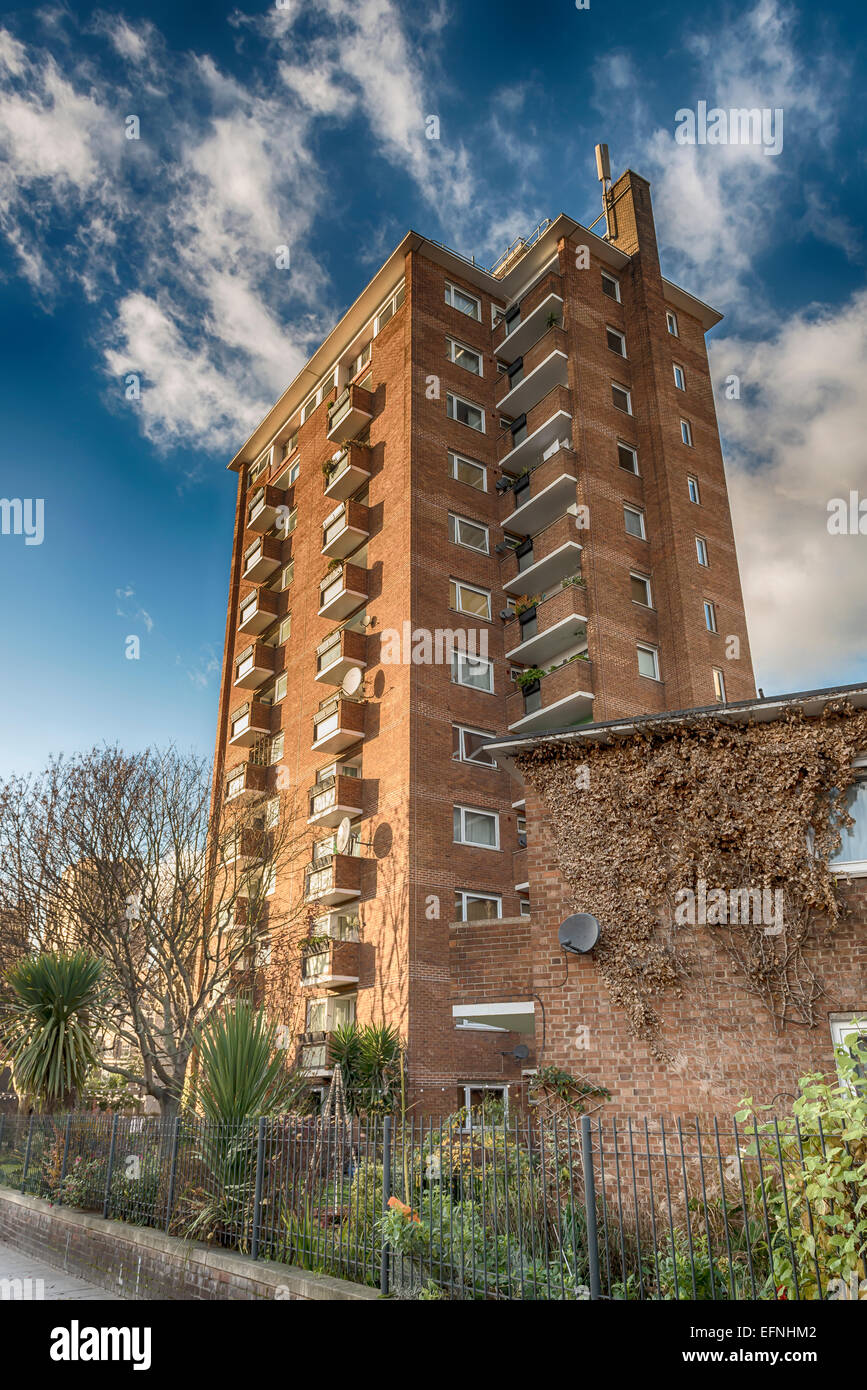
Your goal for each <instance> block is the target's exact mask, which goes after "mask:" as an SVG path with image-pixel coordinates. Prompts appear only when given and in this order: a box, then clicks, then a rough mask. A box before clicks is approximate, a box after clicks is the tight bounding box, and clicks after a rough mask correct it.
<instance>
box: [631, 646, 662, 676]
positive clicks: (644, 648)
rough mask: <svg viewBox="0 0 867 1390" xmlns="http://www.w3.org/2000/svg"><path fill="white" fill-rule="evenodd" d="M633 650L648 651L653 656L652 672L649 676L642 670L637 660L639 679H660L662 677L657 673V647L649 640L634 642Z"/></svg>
mask: <svg viewBox="0 0 867 1390" xmlns="http://www.w3.org/2000/svg"><path fill="white" fill-rule="evenodd" d="M635 650H636V652H649V653H650V654H651V656H652V657H653V671H654V674H653V675H652V676H649V675H648V674H647V672H646V671H642V669H641V663H640V661H639V664H638V674H639V676H640V677H641V679H642V680H646V681H661V680H662V677H661V676H660V674H659V648H658V647H654V646H653V645H652V644H651V643H650V642H636V644H635ZM636 659H637V658H636Z"/></svg>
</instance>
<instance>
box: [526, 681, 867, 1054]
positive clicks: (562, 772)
mask: <svg viewBox="0 0 867 1390" xmlns="http://www.w3.org/2000/svg"><path fill="white" fill-rule="evenodd" d="M865 752H867V711H863V710H860V711H856V710H854V709H853V708H852V706H851V705H849V704H848V703H847V702H845V701H843V700H838V701H834V702H829V704H828V705H827V706H826V707H825V710H824V712H823V714H822V715H821V716H813V717H807V716H805V715H804V713H803V711H802V710H801V709H800V708H799V707H797V706H793V707H791V708H790V709H788V710H786V711H785V712H784V713H783V714H782V716H781V717H779V718H778V719H776V720H774V721H773V722H769V723H748V724H743V725H740V724H739V725H733V724H728V723H724V722H722V720H721V719H720V718H719V717H718V716H716V715H700V716H696V718H695V719H694V720H689V721H686V722H683V723H679V724H674V723H665V724H660V723H650V722H648V723H646V724H643V725H642V724H640V723H637V724H636V728H635V731H634V732H632V733H631V734H629V735H628V736H626V737H624V738H618V739H617V741H616V742H612V743H610V744H607V745H594V744H590V743H581V744H577V743H575V744H568V743H551V744H541V745H539V746H537V747H534V748H532V749H529V750H527V751H525V752H522V753H520V754H519V755H517V757H516V762H517V764H518V766H519V769H520V771H521V774H522V776H523V777H524V778H525V779H526V781H527V782H529V783H530V785H531V786H532V787H533V788H534V790H535V791H536V792H537V794H538V795H539V796H540V797H541V800H542V802H543V804H544V807H545V809H546V811H547V818H546V832H547V833H548V834H549V835H550V836H551V838H552V842H553V846H554V849H555V853H556V858H557V862H558V864H559V867H560V871H561V873H562V875H563V877H564V879H565V880H566V882H567V883H568V885H569V902H568V903H567V905H566V906H567V908H568V910H569V911H581V912H592V913H593V914H594V916H596V917H597V918H598V919H599V922H600V924H601V927H602V932H601V937H600V940H599V944H598V945H597V946H596V948H595V950H594V960H595V962H596V964H597V966H598V969H599V971H600V973H601V975H602V977H603V979H604V981H605V984H606V987H607V989H608V992H609V996H610V999H611V1003H612V1005H613V1006H614V1007H615V1008H618V1009H623V1010H624V1011H625V1013H626V1017H627V1021H628V1026H629V1029H630V1031H631V1032H632V1033H633V1034H635V1035H636V1036H641V1037H644V1038H645V1039H646V1040H647V1041H648V1043H649V1044H650V1046H651V1049H652V1051H653V1054H654V1056H656V1057H657V1058H658V1059H659V1060H661V1061H670V1060H671V1058H670V1056H669V1054H668V1052H667V1050H666V1048H665V1046H664V1042H663V1039H662V1037H661V1032H660V1019H659V1015H658V1013H657V1011H656V1009H655V1007H654V1004H653V999H654V997H655V996H659V995H662V994H665V993H668V994H671V995H673V996H675V997H676V996H677V995H678V994H679V993H680V992H681V990H682V989H683V985H684V981H685V980H686V979H687V978H688V977H689V976H690V975H691V974H693V972H694V969H695V965H696V961H695V952H694V950H692V951H691V949H690V941H691V939H692V932H693V931H695V932H701V933H706V934H707V937H706V940H707V942H710V943H712V948H713V950H714V951H720V952H721V953H723V954H724V956H725V957H726V959H727V962H728V965H729V969H730V971H731V973H732V975H733V976H734V978H735V979H736V980H737V981H738V982H739V983H740V985H741V987H742V988H743V989H745V990H746V991H748V992H749V993H751V994H752V995H754V996H755V997H756V998H758V999H759V1000H760V1001H761V1004H762V1005H763V1007H764V1008H765V1009H766V1010H767V1011H768V1013H769V1014H770V1016H771V1018H772V1019H773V1021H774V1026H775V1027H776V1028H778V1029H782V1028H785V1027H786V1025H787V1024H789V1023H792V1022H797V1023H800V1024H803V1025H807V1026H810V1027H814V1026H815V1025H816V1022H817V1019H818V1003H819V1000H820V999H821V998H822V996H823V994H824V993H825V984H824V982H823V980H822V979H821V978H820V976H819V974H818V973H817V970H816V968H815V950H814V948H816V947H819V946H827V945H829V944H831V937H832V935H833V932H834V929H835V928H836V926H837V925H838V923H839V920H840V917H841V913H842V911H843V906H842V900H841V897H840V894H839V891H838V887H837V883H836V880H835V878H834V875H833V872H832V870H830V869H829V867H828V857H829V855H830V854H831V853H832V852H833V850H834V849H835V848H836V847H837V846H838V845H839V841H840V827H841V826H842V825H846V824H850V823H851V819H850V818H849V817H848V816H847V814H846V810H845V794H846V791H847V789H848V788H849V787H850V786H851V784H852V782H853V780H854V773H853V769H852V763H853V759H855V758H856V757H858V756H863V755H864V753H865ZM702 885H706V886H707V892H708V893H711V892H712V891H713V890H723V892H724V893H725V894H729V893H731V891H732V890H735V891H737V890H741V889H749V890H754V891H756V890H757V891H758V892H759V893H761V892H765V893H767V894H770V895H771V896H770V901H772V902H776V903H777V904H779V905H781V907H782V912H781V916H780V922H779V923H777V925H776V927H775V928H774V929H773V930H769V928H768V921H767V920H766V919H761V918H760V919H759V920H749V921H732V920H731V915H732V914H731V913H730V914H729V917H728V920H724V921H718V920H717V921H714V920H712V918H713V917H714V913H713V912H711V913H708V920H707V922H701V921H699V922H696V923H695V925H692V923H691V924H690V930H689V931H684V930H682V929H681V928H680V926H679V925H678V920H677V919H678V906H679V904H681V903H682V902H683V901H684V897H685V896H686V895H685V892H684V890H691V891H692V892H693V893H695V894H696V896H697V897H698V895H699V894H700V893H701V891H702ZM778 893H779V894H781V895H782V896H781V897H775V896H774V895H776V894H778ZM765 901H768V899H765ZM742 915H743V914H742ZM780 928H781V929H780ZM693 987H695V986H693Z"/></svg>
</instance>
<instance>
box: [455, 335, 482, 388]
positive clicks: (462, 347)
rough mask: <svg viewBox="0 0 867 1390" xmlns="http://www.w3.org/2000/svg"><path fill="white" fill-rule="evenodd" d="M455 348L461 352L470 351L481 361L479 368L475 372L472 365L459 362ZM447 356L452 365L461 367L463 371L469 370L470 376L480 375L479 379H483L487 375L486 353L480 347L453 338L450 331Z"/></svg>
mask: <svg viewBox="0 0 867 1390" xmlns="http://www.w3.org/2000/svg"><path fill="white" fill-rule="evenodd" d="M455 349H459V350H460V351H461V352H468V353H470V354H471V356H473V357H475V358H476V359H477V360H478V363H479V370H478V371H477V372H475V371H473V369H472V367H467V366H465V364H464V363H463V362H459V361H458V360H457V358H456V356H455ZM446 357H447V358H448V360H449V362H451V364H452V366H454V367H460V369H461V371H463V372H469V374H470V376H475V377H478V378H479V380H481V379H482V378H483V377H484V375H485V356H484V353H482V352H480V351H479V349H478V348H474V347H470V344H469V343H462V342H461V341H460V339H459V338H452V337H451V335H450V334H448V333H447V334H446Z"/></svg>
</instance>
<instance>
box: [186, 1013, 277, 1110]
mask: <svg viewBox="0 0 867 1390" xmlns="http://www.w3.org/2000/svg"><path fill="white" fill-rule="evenodd" d="M199 1052H200V1057H201V1080H200V1083H199V1100H200V1102H201V1106H202V1109H203V1111H204V1112H205V1115H206V1117H207V1118H208V1119H209V1120H213V1121H215V1122H216V1123H220V1124H231V1123H237V1122H238V1121H240V1120H246V1119H248V1118H250V1116H254V1115H255V1116H259V1115H274V1114H276V1113H278V1112H279V1111H281V1110H285V1109H286V1108H287V1107H288V1104H289V1101H290V1099H291V1097H292V1095H293V1092H294V1091H295V1090H296V1089H297V1087H296V1086H295V1085H293V1082H292V1080H291V1078H290V1074H289V1072H288V1071H287V1069H286V1062H285V1056H284V1054H283V1053H282V1052H280V1051H279V1049H278V1048H277V1028H276V1025H275V1024H273V1023H269V1022H268V1019H267V1018H266V1017H265V1014H264V1012H263V1011H262V1010H261V1009H255V1008H253V1006H252V1005H251V1004H249V1003H248V1002H247V1001H246V1000H243V999H239V1000H238V1001H237V1002H235V1003H234V1004H232V1005H231V1006H230V1007H229V1008H227V1009H225V1010H224V1011H223V1012H222V1013H219V1014H214V1015H212V1017H211V1018H210V1019H209V1020H208V1022H207V1024H206V1025H205V1027H204V1028H203V1029H202V1030H201V1033H200V1034H199Z"/></svg>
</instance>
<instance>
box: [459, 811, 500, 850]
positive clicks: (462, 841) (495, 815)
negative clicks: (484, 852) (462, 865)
mask: <svg viewBox="0 0 867 1390" xmlns="http://www.w3.org/2000/svg"><path fill="white" fill-rule="evenodd" d="M456 811H457V812H458V813H459V815H460V837H459V838H458V839H455V840H454V842H453V843H454V844H456V845H466V846H467V847H468V848H469V849H489V850H492V851H494V852H496V851H499V848H500V813H499V811H491V810H489V809H488V808H487V807H486V806H465V805H464V804H463V803H462V802H456V803H455V805H454V806H453V807H452V834H453V835H454V813H455V812H456ZM467 815H471V816H486V817H487V818H488V819H489V820H492V821H493V822H494V843H493V844H492V845H484V844H480V843H479V841H478V840H468V839H466V817H467Z"/></svg>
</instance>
